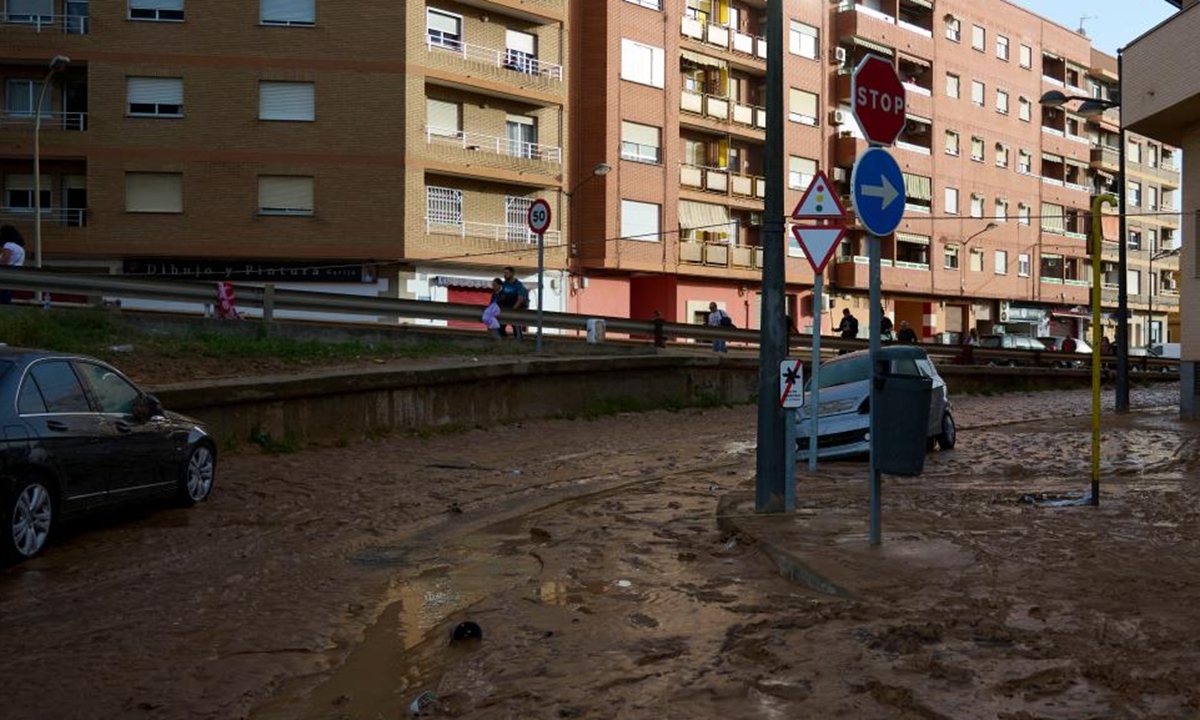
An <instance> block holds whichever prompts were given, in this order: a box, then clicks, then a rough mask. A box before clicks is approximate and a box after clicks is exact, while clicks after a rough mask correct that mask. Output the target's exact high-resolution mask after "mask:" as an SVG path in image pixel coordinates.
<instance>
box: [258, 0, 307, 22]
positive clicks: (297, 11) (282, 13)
mask: <svg viewBox="0 0 1200 720" xmlns="http://www.w3.org/2000/svg"><path fill="white" fill-rule="evenodd" d="M261 2H262V5H261V15H260V17H261V19H262V22H265V23H285V24H293V23H294V24H296V25H311V24H313V23H314V22H316V0H261Z"/></svg>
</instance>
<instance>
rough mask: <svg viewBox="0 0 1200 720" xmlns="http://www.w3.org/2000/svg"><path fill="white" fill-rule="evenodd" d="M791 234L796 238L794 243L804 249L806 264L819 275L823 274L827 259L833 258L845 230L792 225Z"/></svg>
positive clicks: (841, 228)
mask: <svg viewBox="0 0 1200 720" xmlns="http://www.w3.org/2000/svg"><path fill="white" fill-rule="evenodd" d="M792 234H793V235H795V236H796V242H798V243H800V247H801V248H803V249H804V255H805V256H806V257H807V258H808V263H809V264H810V265H812V268H813V272H815V273H816V274H818V275H820V274H821V273H823V272H825V266H826V265H828V264H829V259H830V258H832V257H833V251H834V250H836V249H837V246H838V243H840V242H841V241H842V236H843V235H845V234H846V228H844V227H804V226H801V225H793V226H792Z"/></svg>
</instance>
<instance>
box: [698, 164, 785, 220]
mask: <svg viewBox="0 0 1200 720" xmlns="http://www.w3.org/2000/svg"><path fill="white" fill-rule="evenodd" d="M679 185H680V187H681V188H682V189H684V190H698V191H700V192H705V193H716V194H719V195H725V196H727V197H732V198H735V199H738V198H740V199H745V200H750V201H752V202H753V203H754V205H752V206H751V207H754V208H755V209H758V208H757V203H758V201H761V200H762V199H763V198H764V197H766V194H767V182H766V179H765V178H762V177H759V176H757V175H743V174H741V173H731V172H728V171H726V170H721V169H719V168H709V167H702V166H700V165H680V166H679Z"/></svg>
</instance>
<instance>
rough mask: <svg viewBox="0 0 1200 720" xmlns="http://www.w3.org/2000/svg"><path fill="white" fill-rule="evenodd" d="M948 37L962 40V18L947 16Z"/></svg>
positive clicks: (955, 40) (956, 40) (958, 40)
mask: <svg viewBox="0 0 1200 720" xmlns="http://www.w3.org/2000/svg"><path fill="white" fill-rule="evenodd" d="M946 39H947V40H953V41H954V42H960V41H961V40H962V20H959V19H958V18H956V17H953V16H949V15H948V16H946Z"/></svg>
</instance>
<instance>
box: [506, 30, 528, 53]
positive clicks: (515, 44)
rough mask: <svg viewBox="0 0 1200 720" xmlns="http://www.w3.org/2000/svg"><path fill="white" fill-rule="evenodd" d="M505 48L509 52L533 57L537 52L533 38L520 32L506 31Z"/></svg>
mask: <svg viewBox="0 0 1200 720" xmlns="http://www.w3.org/2000/svg"><path fill="white" fill-rule="evenodd" d="M504 42H505V47H506V48H507V49H509V50H516V51H517V52H523V53H527V54H529V55H533V54H535V52H536V46H535V43H534V39H533V36H532V35H530V34H529V33H524V32H520V31H519V30H505V31H504Z"/></svg>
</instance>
